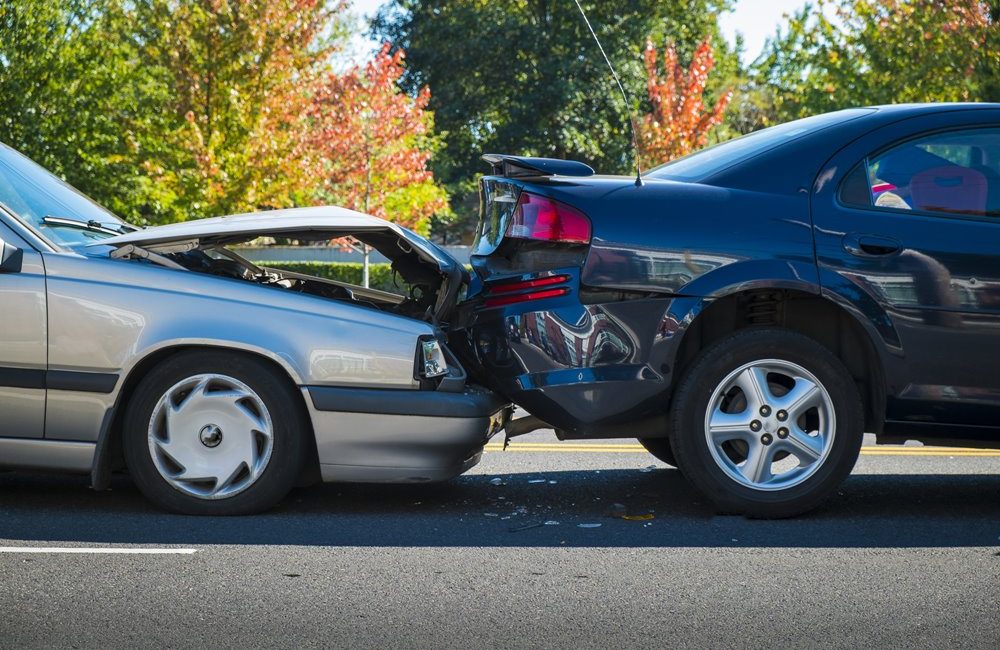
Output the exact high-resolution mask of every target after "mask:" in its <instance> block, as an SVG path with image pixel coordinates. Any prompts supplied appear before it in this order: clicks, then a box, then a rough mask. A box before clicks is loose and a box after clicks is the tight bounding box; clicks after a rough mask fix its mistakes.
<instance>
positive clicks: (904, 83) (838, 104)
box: [756, 0, 1000, 119]
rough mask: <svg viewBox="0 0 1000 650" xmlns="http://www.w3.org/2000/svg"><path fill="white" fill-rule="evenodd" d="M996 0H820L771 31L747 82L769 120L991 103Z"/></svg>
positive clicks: (997, 52)
mask: <svg viewBox="0 0 1000 650" xmlns="http://www.w3.org/2000/svg"><path fill="white" fill-rule="evenodd" d="M998 7H1000V3H998V2H997V0H991V1H990V2H985V1H983V0H819V1H818V3H817V4H816V5H807V6H806V7H805V8H803V9H802V10H801V11H799V12H798V13H796V14H795V15H794V16H792V18H791V19H790V21H789V24H788V28H787V29H786V30H784V31H781V32H779V34H778V35H777V36H776V38H775V39H773V40H772V41H771V42H770V44H769V46H768V49H767V52H766V54H765V55H764V56H763V57H762V58H761V60H760V61H759V62H758V64H757V79H756V86H757V87H758V88H759V89H762V90H763V91H764V92H766V94H767V95H768V96H769V97H770V101H771V105H772V110H773V112H774V116H775V118H776V119H790V118H795V117H802V116H805V115H811V114H815V113H822V112H826V111H830V110H836V109H839V108H844V107H847V106H863V105H871V104H888V103H895V102H922V101H970V100H972V101H975V100H986V101H990V100H992V101H996V100H998V99H1000V96H998V84H1000V79H998V75H1000V40H998V36H1000V34H998V30H1000V22H998V17H1000V15H998V14H1000V8H998Z"/></svg>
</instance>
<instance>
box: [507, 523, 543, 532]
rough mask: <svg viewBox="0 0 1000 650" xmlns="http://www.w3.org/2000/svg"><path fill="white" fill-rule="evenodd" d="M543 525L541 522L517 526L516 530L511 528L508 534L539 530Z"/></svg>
mask: <svg viewBox="0 0 1000 650" xmlns="http://www.w3.org/2000/svg"><path fill="white" fill-rule="evenodd" d="M543 525H544V524H542V523H541V522H535V523H533V524H525V525H523V526H518V527H517V528H511V529H510V532H512V533H519V532H521V531H522V530H530V529H532V528H541V527H542V526H543Z"/></svg>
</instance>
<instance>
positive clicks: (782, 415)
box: [778, 411, 788, 422]
mask: <svg viewBox="0 0 1000 650" xmlns="http://www.w3.org/2000/svg"><path fill="white" fill-rule="evenodd" d="M778 419H779V420H781V421H782V422H784V421H785V420H787V419H788V413H786V412H784V411H778Z"/></svg>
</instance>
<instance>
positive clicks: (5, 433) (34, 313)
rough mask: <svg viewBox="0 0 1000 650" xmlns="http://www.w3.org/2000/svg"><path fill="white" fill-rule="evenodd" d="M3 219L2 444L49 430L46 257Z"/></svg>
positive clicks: (0, 219) (0, 262)
mask: <svg viewBox="0 0 1000 650" xmlns="http://www.w3.org/2000/svg"><path fill="white" fill-rule="evenodd" d="M3 219H4V217H2V216H0V241H2V244H0V249H2V250H3V254H2V255H3V260H0V305H2V323H3V325H2V326H0V438H3V437H6V438H41V437H42V435H43V433H44V430H45V371H46V342H47V336H46V330H47V326H46V296H45V270H44V267H43V266H42V256H41V255H40V254H39V253H38V252H37V251H35V250H34V249H32V248H31V247H30V246H29V245H28V244H27V242H25V241H24V240H23V239H21V238H20V237H19V236H18V235H17V234H16V233H15V232H14V230H13V229H12V228H11V227H9V226H8V225H7V224H6V223H5V222H4V221H3Z"/></svg>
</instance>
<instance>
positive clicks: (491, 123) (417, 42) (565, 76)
mask: <svg viewBox="0 0 1000 650" xmlns="http://www.w3.org/2000/svg"><path fill="white" fill-rule="evenodd" d="M729 5H730V1H729V0H634V1H632V2H625V3H621V2H619V3H611V2H595V1H593V0H591V1H589V2H585V3H584V6H585V8H586V10H587V12H588V15H589V17H590V20H591V23H592V24H593V26H594V29H595V30H596V31H597V33H598V35H599V37H600V38H601V40H602V41H603V43H604V45H605V49H606V50H607V52H608V55H609V57H610V58H611V60H612V62H613V63H614V65H615V67H616V68H617V69H618V72H619V74H620V76H621V78H622V81H623V83H624V84H625V86H626V89H627V90H628V91H629V93H630V95H631V96H632V98H633V99H635V100H638V101H639V102H641V103H642V104H643V109H642V112H646V110H648V109H647V108H646V107H645V101H644V93H643V92H642V90H643V82H644V80H645V77H644V75H643V70H642V52H643V47H644V45H645V42H646V38H647V37H650V36H651V37H652V38H653V39H654V40H655V41H656V42H663V41H665V40H667V39H670V40H671V41H673V42H675V43H676V44H677V50H678V53H679V57H680V59H681V60H682V61H687V60H689V59H690V57H691V56H692V55H693V52H694V50H695V48H696V47H697V46H698V44H699V43H700V42H701V41H702V40H703V39H704V38H705V37H706V35H708V36H710V37H711V38H712V41H713V45H714V46H715V47H716V52H717V53H718V59H719V68H718V69H719V72H720V75H719V76H720V78H722V77H724V76H725V74H727V73H729V72H732V71H734V70H735V69H736V67H737V66H738V62H737V59H736V56H735V53H733V52H732V50H731V49H730V48H729V46H728V45H727V44H726V43H725V41H724V40H723V39H722V38H721V37H720V36H719V32H718V26H717V21H716V14H717V12H719V11H722V10H724V9H727V8H728V7H729ZM372 31H373V33H374V34H376V35H377V36H379V37H381V38H382V39H383V40H385V41H388V42H391V43H393V44H394V46H395V47H399V48H401V49H404V50H405V51H406V53H407V64H408V65H407V70H406V73H405V74H404V75H403V77H402V78H401V80H400V83H401V84H402V86H403V88H404V89H405V90H406V91H407V92H408V93H409V94H410V95H415V94H416V93H417V92H419V89H420V88H422V87H424V86H428V85H429V86H430V87H431V88H432V89H433V90H434V95H433V96H432V98H431V100H430V104H429V108H430V109H431V110H432V111H433V112H434V116H435V122H436V125H437V127H438V129H439V130H440V132H441V133H442V137H443V142H444V146H443V148H442V150H441V152H440V153H439V154H438V155H437V156H435V158H434V161H433V163H432V168H433V170H434V173H435V176H436V177H437V178H439V179H440V180H441V181H442V182H443V183H444V184H445V185H446V187H448V189H449V191H450V192H451V193H452V195H453V196H454V197H455V198H454V200H453V207H454V208H455V209H456V211H458V212H461V213H462V216H463V217H464V221H463V224H464V226H465V227H466V229H465V233H466V235H467V236H468V234H469V230H468V228H467V226H468V224H469V223H470V221H472V219H471V217H473V215H474V209H475V208H474V205H475V203H476V194H475V177H476V174H478V173H480V172H482V171H484V170H485V169H486V168H485V166H484V164H483V163H482V162H481V161H480V160H479V157H480V156H481V155H482V154H483V153H487V152H500V153H517V154H524V155H537V156H551V157H556V158H576V159H580V160H584V161H586V162H589V163H590V164H592V165H594V166H595V167H596V168H598V169H599V170H601V171H604V172H612V173H613V172H623V173H627V172H628V171H629V170H630V169H631V167H632V164H633V154H632V142H631V137H630V134H629V127H628V124H627V121H628V115H629V114H630V113H631V112H633V111H634V110H635V109H636V108H637V107H636V106H626V105H625V104H624V102H623V101H622V99H621V96H620V95H619V94H618V91H617V88H615V86H614V83H613V81H612V80H611V78H610V75H609V73H608V69H607V67H606V65H605V63H604V60H603V58H601V55H600V53H599V52H598V51H597V47H596V45H595V44H594V42H593V39H592V38H591V36H590V33H589V32H588V31H587V28H586V25H584V23H583V21H582V20H581V18H580V15H579V13H578V11H577V8H576V6H575V5H574V3H573V2H572V1H567V2H550V1H548V0H511V1H509V2H484V1H482V0H448V1H444V0H395V1H394V2H392V3H390V4H389V5H388V6H387V7H386V8H385V9H383V10H382V12H381V13H380V14H379V16H378V17H377V19H376V20H375V21H374V23H373V25H372ZM713 84H714V80H713V82H712V83H710V85H709V95H710V96H713V97H714V96H715V94H716V93H718V92H719V91H720V90H721V88H720V87H716V86H714V85H713Z"/></svg>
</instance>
